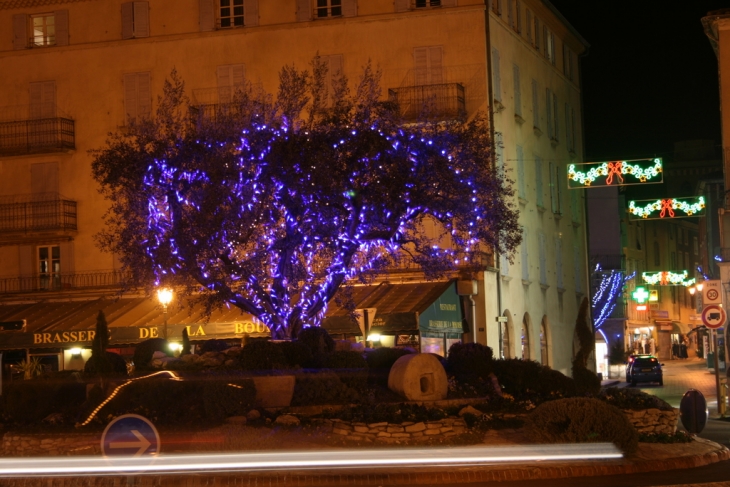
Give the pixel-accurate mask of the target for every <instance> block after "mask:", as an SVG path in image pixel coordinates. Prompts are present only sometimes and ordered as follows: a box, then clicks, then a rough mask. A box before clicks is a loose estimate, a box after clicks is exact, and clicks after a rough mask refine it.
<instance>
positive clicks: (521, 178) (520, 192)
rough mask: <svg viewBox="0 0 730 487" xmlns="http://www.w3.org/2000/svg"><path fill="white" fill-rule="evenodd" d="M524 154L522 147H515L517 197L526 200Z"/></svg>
mask: <svg viewBox="0 0 730 487" xmlns="http://www.w3.org/2000/svg"><path fill="white" fill-rule="evenodd" d="M525 183H526V181H525V154H524V151H523V150H522V146H521V145H518V146H517V196H519V197H520V198H523V199H527V188H526V187H525Z"/></svg>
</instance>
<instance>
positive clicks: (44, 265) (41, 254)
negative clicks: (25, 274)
mask: <svg viewBox="0 0 730 487" xmlns="http://www.w3.org/2000/svg"><path fill="white" fill-rule="evenodd" d="M37 269H38V277H39V279H40V288H41V289H59V288H60V287H61V247H59V246H58V245H53V246H45V247H38V268H37Z"/></svg>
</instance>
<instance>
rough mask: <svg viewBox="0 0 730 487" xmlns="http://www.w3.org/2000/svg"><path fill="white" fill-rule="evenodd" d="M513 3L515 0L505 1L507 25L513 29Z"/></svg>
mask: <svg viewBox="0 0 730 487" xmlns="http://www.w3.org/2000/svg"><path fill="white" fill-rule="evenodd" d="M514 1H515V0H507V24H508V25H509V26H510V27H512V28H514V25H515V17H514V13H513V10H512V9H513V8H514V6H513V3H514Z"/></svg>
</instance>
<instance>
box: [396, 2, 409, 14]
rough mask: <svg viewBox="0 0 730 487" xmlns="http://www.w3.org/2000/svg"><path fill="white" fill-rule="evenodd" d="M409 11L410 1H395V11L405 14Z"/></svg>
mask: <svg viewBox="0 0 730 487" xmlns="http://www.w3.org/2000/svg"><path fill="white" fill-rule="evenodd" d="M410 9H411V1H410V0H395V11H396V12H406V11H408V10H410Z"/></svg>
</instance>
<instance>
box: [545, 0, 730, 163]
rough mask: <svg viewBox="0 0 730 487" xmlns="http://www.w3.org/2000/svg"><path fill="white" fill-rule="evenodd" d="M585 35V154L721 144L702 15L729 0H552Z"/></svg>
mask: <svg viewBox="0 0 730 487" xmlns="http://www.w3.org/2000/svg"><path fill="white" fill-rule="evenodd" d="M551 2H552V3H553V5H555V7H556V8H557V9H558V10H560V12H561V13H562V14H563V15H564V16H565V18H566V19H567V20H568V21H569V22H570V23H571V24H572V25H573V27H575V29H576V30H577V31H578V32H579V33H580V34H581V35H582V36H583V37H584V38H585V39H586V40H587V41H588V43H589V44H590V49H589V51H588V55H587V56H586V57H584V58H583V59H582V73H581V74H582V77H583V79H582V81H583V104H584V106H583V110H584V129H585V153H586V162H589V161H591V162H594V161H595V162H598V161H604V160H610V159H636V158H643V157H652V156H659V157H664V158H665V160H671V159H672V156H673V148H674V142H675V141H680V140H689V139H710V140H714V142H715V144H717V145H719V144H720V142H721V139H720V112H719V94H718V81H717V59H716V57H715V53H714V51H713V50H712V47H711V46H710V42H709V40H708V38H707V37H706V36H705V33H704V31H703V27H702V23H701V21H700V19H701V18H702V17H704V16H705V15H706V14H707V12H709V11H712V10H718V9H721V8H727V7H730V1H728V0H724V1H723V0H639V1H633V2H622V3H615V2H595V1H588V0H551Z"/></svg>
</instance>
